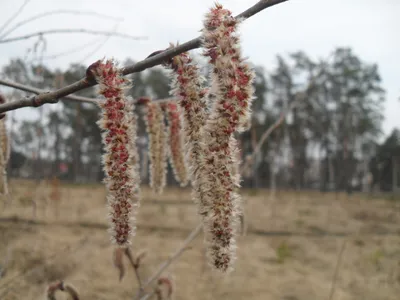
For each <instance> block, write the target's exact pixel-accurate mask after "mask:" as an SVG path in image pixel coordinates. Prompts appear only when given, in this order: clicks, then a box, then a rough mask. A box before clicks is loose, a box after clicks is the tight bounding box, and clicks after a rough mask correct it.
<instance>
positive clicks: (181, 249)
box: [134, 223, 203, 300]
mask: <svg viewBox="0 0 400 300" xmlns="http://www.w3.org/2000/svg"><path fill="white" fill-rule="evenodd" d="M202 229H203V224H202V223H200V224H199V225H197V227H196V228H195V229H193V231H192V232H191V233H190V234H189V235H188V237H187V238H186V239H185V240H184V242H183V243H182V245H181V246H180V247H179V248H178V249H177V250H176V251H175V252H174V253H173V254H172V255H171V256H170V257H169V258H168V259H167V260H166V261H164V262H163V263H162V264H161V265H160V266H159V267H158V269H157V270H156V271H155V272H154V273H153V275H152V276H150V277H149V279H147V280H146V282H145V283H144V284H143V286H142V290H139V292H138V293H137V295H136V296H135V298H134V299H135V300H139V299H140V300H143V299H147V298H148V297H147V298H143V297H146V295H143V291H144V289H145V288H146V287H148V286H149V285H151V284H152V283H153V282H154V281H155V280H157V279H158V277H159V276H160V275H161V274H162V272H164V270H165V269H167V268H168V267H169V266H170V265H171V264H172V263H173V262H174V261H175V260H177V259H178V258H179V257H180V256H181V255H182V253H183V252H184V251H185V250H186V249H187V248H188V245H189V244H190V243H191V242H192V241H193V240H194V239H195V238H196V237H197V236H198V235H199V234H200V233H201V231H202Z"/></svg>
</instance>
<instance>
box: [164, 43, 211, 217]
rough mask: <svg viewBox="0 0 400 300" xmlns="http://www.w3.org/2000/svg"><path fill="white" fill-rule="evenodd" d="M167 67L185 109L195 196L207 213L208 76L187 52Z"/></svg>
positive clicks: (176, 57) (172, 91)
mask: <svg viewBox="0 0 400 300" xmlns="http://www.w3.org/2000/svg"><path fill="white" fill-rule="evenodd" d="M171 46H173V45H171ZM168 67H169V68H170V69H172V70H173V72H172V73H171V76H172V81H171V94H172V95H174V96H175V97H177V99H178V104H179V106H180V108H181V109H182V112H183V114H182V117H183V122H182V128H183V135H184V139H185V150H186V152H185V156H186V161H187V163H188V168H189V175H190V181H191V182H192V186H193V190H192V199H193V201H194V202H195V204H196V206H197V209H198V213H199V214H200V215H201V216H204V215H206V214H207V213H208V210H207V209H208V207H209V205H205V201H207V200H206V197H207V194H206V190H207V187H206V186H204V184H203V183H202V180H203V179H204V171H205V169H204V165H205V155H204V152H205V151H206V146H205V143H204V140H203V138H204V136H203V127H204V124H205V122H206V120H207V116H208V110H207V101H206V97H207V95H208V90H207V89H206V88H205V87H204V82H205V78H204V77H203V76H201V74H200V70H199V68H198V66H197V65H196V63H195V62H193V60H192V58H191V57H190V55H189V54H188V53H187V52H184V53H181V54H179V55H177V56H175V57H173V58H172V60H171V62H170V64H169V65H168Z"/></svg>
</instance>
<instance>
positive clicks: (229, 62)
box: [202, 4, 254, 272]
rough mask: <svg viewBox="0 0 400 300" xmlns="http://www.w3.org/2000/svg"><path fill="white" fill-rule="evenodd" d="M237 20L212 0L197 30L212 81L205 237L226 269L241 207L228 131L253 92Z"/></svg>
mask: <svg viewBox="0 0 400 300" xmlns="http://www.w3.org/2000/svg"><path fill="white" fill-rule="evenodd" d="M237 25H238V21H237V20H236V19H235V18H234V17H232V15H231V12H230V11H229V10H226V9H224V8H223V7H222V6H221V5H219V4H216V5H215V7H214V8H212V9H211V10H210V12H209V13H207V15H206V18H205V20H204V29H203V35H202V39H203V40H202V42H203V44H202V47H203V48H204V55H205V56H206V57H208V58H209V62H210V63H211V65H212V66H213V69H212V73H211V77H212V80H213V82H214V84H215V85H216V87H217V88H216V92H215V96H216V100H215V102H214V103H213V105H212V108H211V112H210V114H209V118H208V119H207V122H206V124H205V126H204V140H205V141H207V147H208V152H206V155H207V164H206V167H207V168H208V174H209V176H207V178H206V180H207V183H206V185H207V186H208V187H209V189H210V190H212V191H213V200H212V204H211V207H210V210H211V211H212V213H210V214H207V216H206V217H205V218H206V222H205V224H206V226H205V227H206V230H205V240H206V244H207V257H208V259H209V261H210V263H211V264H212V265H213V266H214V267H215V268H216V269H217V270H220V271H222V272H227V271H231V270H232V266H233V262H234V260H235V259H236V257H235V252H236V244H235V236H236V233H237V225H238V221H239V215H240V213H241V211H242V210H241V199H240V195H239V193H238V188H239V187H240V175H239V171H238V167H239V161H238V147H237V141H236V139H235V137H234V135H233V134H234V132H236V131H242V130H244V129H245V128H244V127H245V124H248V120H249V117H250V101H251V100H252V98H253V89H252V79H253V78H254V77H253V76H254V75H253V73H252V72H251V71H250V68H249V67H248V65H247V64H245V63H244V61H243V59H242V58H241V54H240V44H239V38H238V37H237V35H235V31H236V30H237Z"/></svg>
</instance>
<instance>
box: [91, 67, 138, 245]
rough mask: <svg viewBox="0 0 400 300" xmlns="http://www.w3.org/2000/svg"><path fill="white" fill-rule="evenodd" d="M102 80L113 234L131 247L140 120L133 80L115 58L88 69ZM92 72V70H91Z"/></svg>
mask: <svg viewBox="0 0 400 300" xmlns="http://www.w3.org/2000/svg"><path fill="white" fill-rule="evenodd" d="M88 70H89V71H91V72H92V74H93V75H94V77H95V79H96V81H97V82H98V83H99V88H100V89H99V93H100V94H101V95H103V96H104V97H105V98H106V101H104V102H103V103H100V104H99V106H100V108H101V110H102V115H101V119H100V120H99V121H98V125H99V127H100V128H101V129H102V130H103V132H102V140H103V144H104V148H105V154H104V155H103V166H104V173H105V179H104V182H105V184H106V187H107V191H108V195H107V200H108V204H109V211H110V215H109V218H110V223H111V228H110V230H109V231H110V233H111V240H112V242H113V243H114V244H117V245H118V246H121V247H126V246H128V245H129V244H130V243H131V242H130V241H129V237H130V235H134V234H135V229H136V228H135V224H134V217H135V216H134V215H133V213H136V211H137V208H138V207H139V203H140V177H139V173H138V163H139V162H138V153H137V147H136V138H137V130H136V129H137V125H136V123H137V120H136V116H135V115H134V113H133V112H134V105H133V101H130V99H128V98H127V97H126V96H125V95H124V90H125V89H128V88H129V87H130V84H129V81H128V80H127V79H126V78H124V77H122V76H121V73H120V71H119V70H118V68H117V67H116V66H115V64H114V62H113V61H112V60H107V61H106V62H103V61H98V62H96V63H94V64H93V65H91V66H90V67H89V69H88ZM89 73H90V72H89Z"/></svg>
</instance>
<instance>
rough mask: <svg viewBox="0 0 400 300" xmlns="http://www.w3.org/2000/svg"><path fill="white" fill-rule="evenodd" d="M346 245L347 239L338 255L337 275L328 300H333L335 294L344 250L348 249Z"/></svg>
mask: <svg viewBox="0 0 400 300" xmlns="http://www.w3.org/2000/svg"><path fill="white" fill-rule="evenodd" d="M346 243H347V239H345V240H344V241H343V244H342V248H340V252H339V254H338V259H337V261H336V267H335V273H334V274H333V279H332V284H331V291H330V293H329V298H328V300H332V299H333V294H334V293H335V287H336V282H337V277H338V275H339V270H340V263H341V262H342V257H343V252H344V249H345V248H346Z"/></svg>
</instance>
